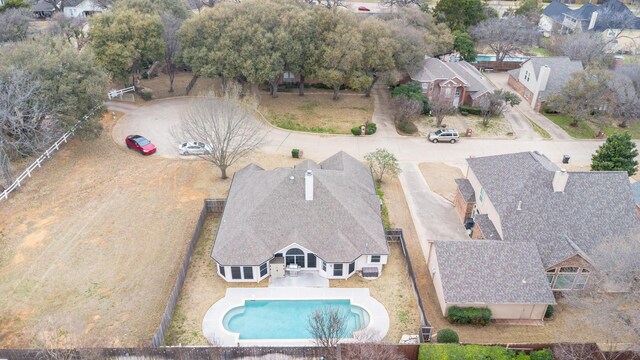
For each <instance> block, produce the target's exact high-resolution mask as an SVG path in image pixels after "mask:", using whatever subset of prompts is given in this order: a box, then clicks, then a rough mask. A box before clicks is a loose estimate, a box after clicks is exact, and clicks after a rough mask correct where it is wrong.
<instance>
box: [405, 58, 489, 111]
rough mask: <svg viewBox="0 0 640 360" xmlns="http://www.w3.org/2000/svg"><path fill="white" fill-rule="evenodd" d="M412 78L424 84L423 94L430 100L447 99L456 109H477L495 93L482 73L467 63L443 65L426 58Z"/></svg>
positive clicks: (440, 61) (445, 63) (436, 60)
mask: <svg viewBox="0 0 640 360" xmlns="http://www.w3.org/2000/svg"><path fill="white" fill-rule="evenodd" d="M410 77H411V80H413V81H418V82H419V83H420V84H421V85H422V93H423V94H424V96H425V97H427V98H428V99H429V101H435V100H444V101H447V102H451V104H452V105H453V106H454V107H459V106H460V105H471V106H478V105H479V101H480V99H482V98H483V97H485V96H488V95H489V94H491V93H492V92H493V90H494V89H493V87H492V86H491V85H489V83H488V82H487V80H485V78H484V76H483V75H482V74H481V73H480V71H478V69H476V68H475V67H474V66H473V65H471V64H469V63H468V62H466V61H459V62H444V61H442V60H440V59H436V58H432V57H427V58H425V59H424V61H423V62H422V67H421V68H420V69H419V70H418V71H416V72H415V73H413V74H410Z"/></svg>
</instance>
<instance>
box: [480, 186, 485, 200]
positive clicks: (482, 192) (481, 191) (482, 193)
mask: <svg viewBox="0 0 640 360" xmlns="http://www.w3.org/2000/svg"><path fill="white" fill-rule="evenodd" d="M479 199H480V202H483V201H484V188H482V189H480V196H479Z"/></svg>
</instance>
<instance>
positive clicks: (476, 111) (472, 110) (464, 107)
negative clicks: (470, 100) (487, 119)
mask: <svg viewBox="0 0 640 360" xmlns="http://www.w3.org/2000/svg"><path fill="white" fill-rule="evenodd" d="M463 111H464V112H466V113H469V114H471V115H478V116H481V115H482V109H480V108H477V107H473V106H470V105H462V106H460V112H463Z"/></svg>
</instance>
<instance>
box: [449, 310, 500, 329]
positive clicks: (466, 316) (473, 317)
mask: <svg viewBox="0 0 640 360" xmlns="http://www.w3.org/2000/svg"><path fill="white" fill-rule="evenodd" d="M447 320H449V322H450V323H452V324H472V325H482V326H484V325H487V324H488V323H489V320H491V310H489V309H487V308H474V307H458V306H452V307H450V308H449V314H448V315H447Z"/></svg>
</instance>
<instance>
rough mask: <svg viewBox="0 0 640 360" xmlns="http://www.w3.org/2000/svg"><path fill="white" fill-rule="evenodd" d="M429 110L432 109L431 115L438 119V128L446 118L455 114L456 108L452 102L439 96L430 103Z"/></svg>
mask: <svg viewBox="0 0 640 360" xmlns="http://www.w3.org/2000/svg"><path fill="white" fill-rule="evenodd" d="M429 109H431V115H433V116H434V117H435V118H436V126H437V127H440V125H442V121H443V120H444V118H445V116H447V115H452V114H455V112H456V110H457V109H456V107H455V106H453V104H452V103H451V100H448V99H446V98H444V97H441V96H438V97H436V98H435V100H433V101H432V102H431V103H429Z"/></svg>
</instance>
